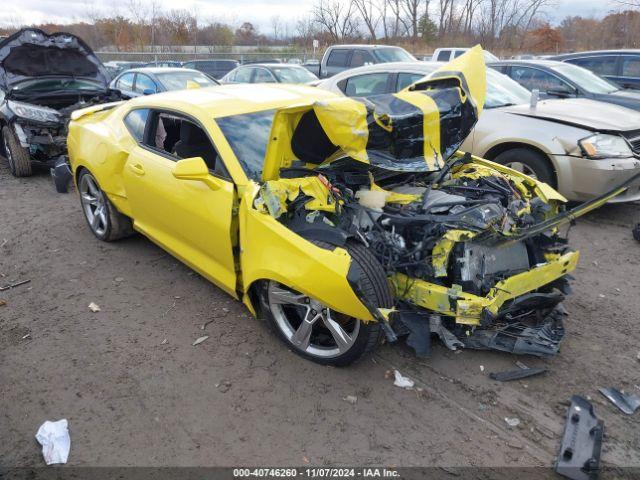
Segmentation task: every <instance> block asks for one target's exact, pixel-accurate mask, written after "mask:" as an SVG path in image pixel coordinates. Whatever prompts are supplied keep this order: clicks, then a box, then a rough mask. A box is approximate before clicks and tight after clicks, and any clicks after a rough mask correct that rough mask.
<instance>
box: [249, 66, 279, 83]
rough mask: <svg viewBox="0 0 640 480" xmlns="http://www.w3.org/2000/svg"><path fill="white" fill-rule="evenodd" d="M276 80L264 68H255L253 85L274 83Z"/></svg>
mask: <svg viewBox="0 0 640 480" xmlns="http://www.w3.org/2000/svg"><path fill="white" fill-rule="evenodd" d="M275 81H276V79H275V78H274V76H273V74H272V73H271V72H270V71H269V70H267V69H266V68H256V74H255V75H254V77H253V82H254V83H275Z"/></svg>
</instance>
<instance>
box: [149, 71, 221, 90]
mask: <svg viewBox="0 0 640 480" xmlns="http://www.w3.org/2000/svg"><path fill="white" fill-rule="evenodd" d="M156 77H158V80H160V83H162V85H164V87H165V88H166V89H167V90H184V89H187V88H189V85H188V82H194V83H196V84H197V85H199V86H201V87H210V86H212V85H218V83H217V82H214V81H213V80H211V79H210V78H209V77H207V76H206V75H204V74H202V73H200V72H166V73H157V74H156Z"/></svg>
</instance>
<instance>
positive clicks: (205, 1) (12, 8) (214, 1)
mask: <svg viewBox="0 0 640 480" xmlns="http://www.w3.org/2000/svg"><path fill="white" fill-rule="evenodd" d="M130 1H131V0H103V1H100V0H94V1H90V0H18V1H15V0H2V6H0V25H11V26H13V25H16V24H24V23H27V24H31V23H43V22H57V23H70V22H74V21H78V20H86V19H87V18H88V17H89V16H90V15H89V12H91V11H96V10H98V11H100V10H101V11H102V12H103V13H104V14H105V15H109V14H114V13H115V12H120V13H122V14H123V15H125V16H127V15H128V12H129V10H128V8H127V5H129V3H130ZM135 1H141V2H143V3H144V1H145V0H135ZM159 1H160V4H161V5H162V6H163V7H164V8H166V9H172V8H174V9H175V8H184V9H188V10H191V11H194V12H197V14H198V17H199V18H200V19H202V20H203V21H207V20H210V19H216V20H220V21H226V22H230V23H234V24H235V23H239V22H242V21H249V22H252V23H254V24H255V25H257V26H258V27H259V28H260V30H261V31H262V32H263V33H265V34H269V33H270V30H271V27H270V25H271V18H272V17H273V16H276V15H277V16H279V17H281V18H282V19H283V20H284V21H286V22H289V23H291V24H293V23H294V22H295V20H296V19H297V18H300V17H303V16H305V14H307V13H308V12H309V10H310V8H311V6H312V5H313V3H314V0H273V1H269V0H264V1H258V0H182V1H180V2H176V1H175V0H159ZM345 1H346V0H345ZM98 3H100V4H102V5H103V6H102V7H101V8H100V7H95V6H92V5H96V4H98ZM432 3H435V2H432ZM618 8H619V5H617V4H616V3H615V0H556V6H555V7H554V8H549V9H548V11H547V15H548V17H549V20H550V21H551V22H552V23H555V22H558V21H559V20H561V19H562V18H564V17H565V16H567V15H582V16H595V17H602V16H604V15H606V14H607V13H608V12H609V11H611V10H613V9H618Z"/></svg>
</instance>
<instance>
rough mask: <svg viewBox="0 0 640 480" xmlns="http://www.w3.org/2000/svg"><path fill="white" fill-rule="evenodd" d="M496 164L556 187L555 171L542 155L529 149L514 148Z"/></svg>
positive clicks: (496, 160) (501, 155) (503, 153)
mask: <svg viewBox="0 0 640 480" xmlns="http://www.w3.org/2000/svg"><path fill="white" fill-rule="evenodd" d="M495 162H496V163H499V164H501V165H504V166H505V167H509V168H513V169H514V170H516V171H518V172H521V173H524V174H525V175H528V176H530V177H532V178H535V179H536V180H539V181H541V182H544V183H547V184H549V185H551V186H552V187H554V188H555V187H556V183H557V182H556V174H555V171H554V170H553V167H552V166H551V164H550V163H549V160H548V159H547V158H546V157H545V156H544V155H543V154H542V153H539V152H536V151H534V150H530V149H528V148H514V149H512V150H507V151H506V152H502V153H501V154H500V155H498V156H497V157H496V158H495Z"/></svg>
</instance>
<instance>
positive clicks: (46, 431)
mask: <svg viewBox="0 0 640 480" xmlns="http://www.w3.org/2000/svg"><path fill="white" fill-rule="evenodd" d="M36 440H38V442H39V443H40V445H42V456H43V457H44V461H45V463H46V464H47V465H53V464H54V463H67V458H69V450H70V449H71V438H70V437H69V428H68V425H67V419H66V418H63V419H62V420H58V421H57V422H50V421H49V420H47V421H46V422H44V423H43V424H42V425H40V428H39V429H38V432H37V433H36Z"/></svg>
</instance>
